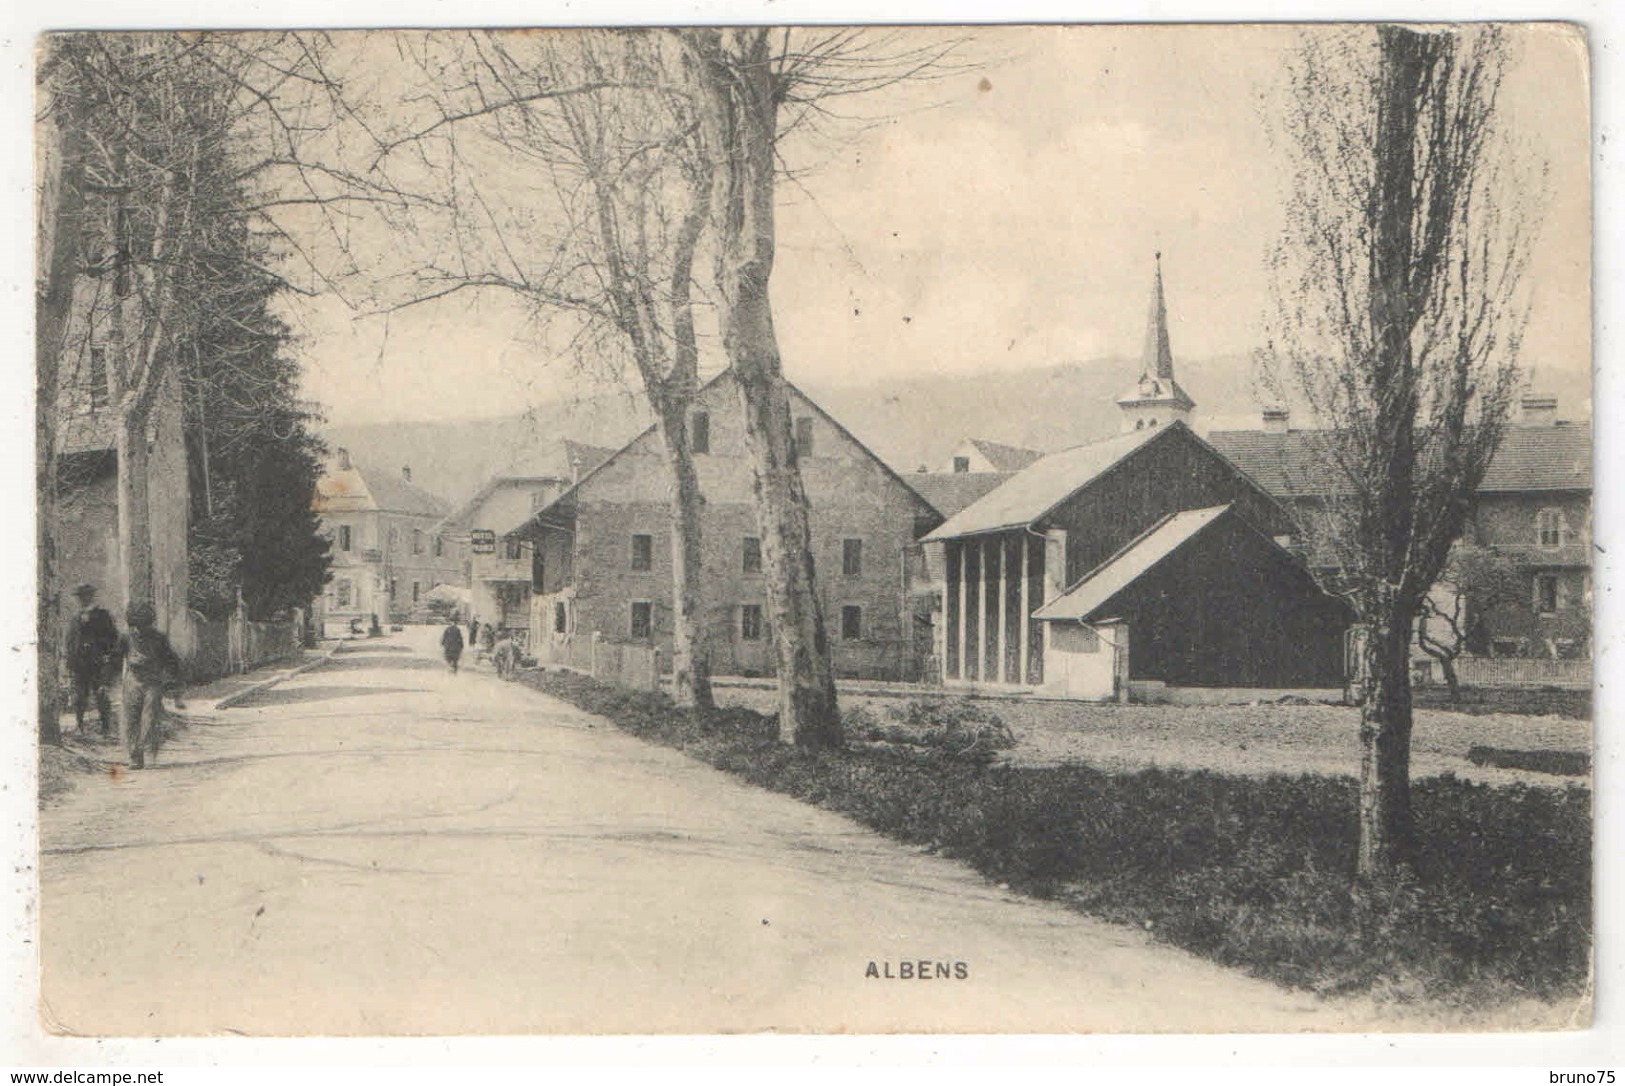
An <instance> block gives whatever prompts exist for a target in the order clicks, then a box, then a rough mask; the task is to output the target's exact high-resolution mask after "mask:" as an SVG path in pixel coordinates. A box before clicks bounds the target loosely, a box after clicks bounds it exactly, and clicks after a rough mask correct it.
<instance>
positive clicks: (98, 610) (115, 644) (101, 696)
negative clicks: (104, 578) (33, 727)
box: [67, 584, 119, 735]
mask: <svg viewBox="0 0 1625 1086" xmlns="http://www.w3.org/2000/svg"><path fill="white" fill-rule="evenodd" d="M73 594H74V595H75V596H76V597H78V599H79V610H78V611H77V612H75V613H74V616H73V618H71V619H69V620H68V651H67V658H68V659H67V664H68V674H69V676H70V677H71V678H72V679H73V717H74V719H75V720H76V721H78V728H79V731H80V733H81V734H83V733H84V730H85V710H86V709H87V708H89V707H90V702H91V700H92V699H94V700H95V702H96V713H97V715H98V716H99V717H100V718H101V725H102V734H103V735H110V734H111V733H112V729H113V707H112V704H111V702H110V701H109V699H108V696H107V687H108V685H109V684H110V683H111V682H112V681H113V678H114V675H115V674H116V672H117V671H118V662H119V659H118V652H119V636H118V627H116V626H114V625H113V616H112V615H110V614H108V613H107V609H106V608H103V607H98V606H97V605H96V586H95V585H93V584H82V585H80V586H79V587H78V588H75V589H74V590H73Z"/></svg>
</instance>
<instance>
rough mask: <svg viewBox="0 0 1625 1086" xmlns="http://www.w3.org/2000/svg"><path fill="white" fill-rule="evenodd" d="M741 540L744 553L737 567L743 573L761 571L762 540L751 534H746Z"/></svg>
mask: <svg viewBox="0 0 1625 1086" xmlns="http://www.w3.org/2000/svg"><path fill="white" fill-rule="evenodd" d="M742 542H743V544H744V555H743V558H742V560H741V562H740V566H739V568H740V569H741V570H742V571H743V572H745V573H760V572H762V541H761V540H760V539H758V538H756V537H755V536H753V535H747V536H746V537H745V538H744V540H743V541H742Z"/></svg>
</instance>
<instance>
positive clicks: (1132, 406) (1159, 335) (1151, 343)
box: [1117, 252, 1196, 430]
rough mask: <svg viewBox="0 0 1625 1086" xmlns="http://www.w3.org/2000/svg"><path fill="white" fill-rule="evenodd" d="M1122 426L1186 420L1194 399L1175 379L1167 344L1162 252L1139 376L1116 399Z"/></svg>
mask: <svg viewBox="0 0 1625 1086" xmlns="http://www.w3.org/2000/svg"><path fill="white" fill-rule="evenodd" d="M1117 406H1118V407H1119V408H1121V409H1122V412H1123V429H1124V430H1147V429H1152V428H1154V427H1157V426H1164V425H1167V424H1168V423H1170V422H1189V421H1190V415H1191V410H1192V408H1194V407H1195V406H1196V403H1195V401H1194V400H1192V399H1191V398H1190V395H1189V394H1188V393H1187V392H1186V391H1185V390H1184V389H1182V388H1180V387H1179V382H1178V381H1176V380H1175V379H1174V352H1173V350H1172V348H1170V347H1169V345H1168V304H1167V302H1166V301H1164V299H1163V296H1162V254H1161V253H1160V252H1159V253H1157V263H1156V273H1155V275H1154V277H1153V278H1152V280H1151V315H1150V317H1149V319H1148V320H1147V322H1146V328H1145V354H1144V357H1143V358H1142V359H1141V366H1140V380H1139V382H1138V383H1136V384H1135V386H1134V387H1133V388H1131V389H1129V390H1128V391H1127V392H1125V393H1124V394H1123V395H1122V396H1121V397H1120V398H1119V399H1118V401H1117Z"/></svg>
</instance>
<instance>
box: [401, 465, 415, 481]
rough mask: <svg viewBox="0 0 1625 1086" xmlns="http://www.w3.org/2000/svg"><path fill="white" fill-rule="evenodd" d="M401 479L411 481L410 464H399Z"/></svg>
mask: <svg viewBox="0 0 1625 1086" xmlns="http://www.w3.org/2000/svg"><path fill="white" fill-rule="evenodd" d="M401 479H402V480H404V481H405V482H408V483H410V482H411V481H412V468H411V466H410V465H408V464H402V465H401Z"/></svg>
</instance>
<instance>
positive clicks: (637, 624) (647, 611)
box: [632, 600, 654, 637]
mask: <svg viewBox="0 0 1625 1086" xmlns="http://www.w3.org/2000/svg"><path fill="white" fill-rule="evenodd" d="M652 633H654V605H653V604H651V603H650V602H649V601H648V600H633V601H632V636H633V637H648V636H649V635H650V634H652Z"/></svg>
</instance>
